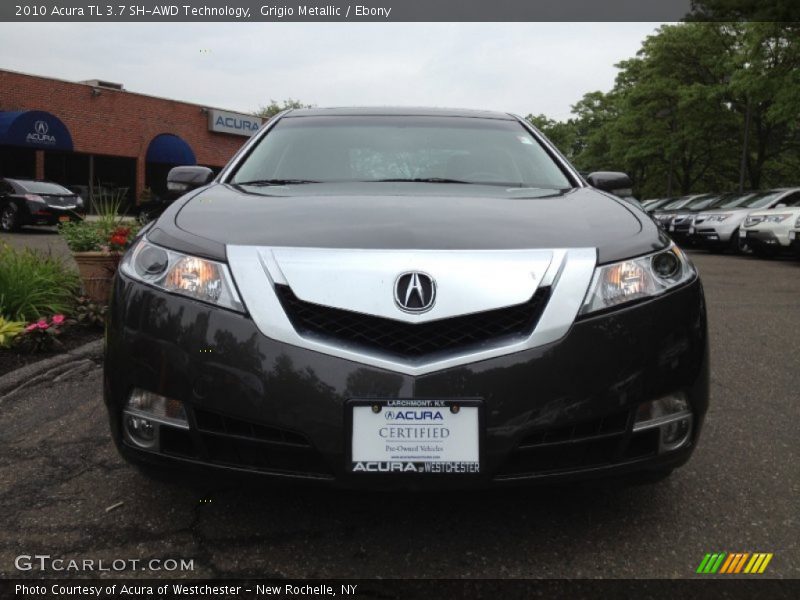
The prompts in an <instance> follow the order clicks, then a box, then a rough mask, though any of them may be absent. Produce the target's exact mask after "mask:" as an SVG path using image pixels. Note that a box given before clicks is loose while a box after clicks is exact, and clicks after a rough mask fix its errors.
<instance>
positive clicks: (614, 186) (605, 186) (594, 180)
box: [586, 171, 633, 198]
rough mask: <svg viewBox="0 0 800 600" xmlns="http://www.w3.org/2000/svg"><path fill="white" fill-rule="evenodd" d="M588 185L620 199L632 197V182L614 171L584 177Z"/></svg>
mask: <svg viewBox="0 0 800 600" xmlns="http://www.w3.org/2000/svg"><path fill="white" fill-rule="evenodd" d="M586 181H588V182H589V185H591V186H592V187H596V188H597V189H598V190H603V191H604V192H611V193H612V194H616V195H617V196H620V197H622V198H625V197H627V196H632V195H633V189H632V188H633V182H632V181H631V178H630V177H628V176H627V175H626V174H625V173H618V172H616V171H595V172H594V173H589V175H587V176H586Z"/></svg>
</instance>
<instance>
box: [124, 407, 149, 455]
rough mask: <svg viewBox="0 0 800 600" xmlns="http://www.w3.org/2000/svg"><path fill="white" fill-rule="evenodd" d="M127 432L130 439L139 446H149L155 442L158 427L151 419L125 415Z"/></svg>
mask: <svg viewBox="0 0 800 600" xmlns="http://www.w3.org/2000/svg"><path fill="white" fill-rule="evenodd" d="M125 433H126V434H127V437H128V439H130V440H131V441H133V442H134V443H136V444H137V445H139V446H143V447H145V448H149V447H151V446H153V445H154V444H155V441H156V428H155V426H154V425H153V422H152V421H151V420H150V419H145V418H144V417H137V416H134V415H129V414H126V415H125Z"/></svg>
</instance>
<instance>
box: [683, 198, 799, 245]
mask: <svg viewBox="0 0 800 600" xmlns="http://www.w3.org/2000/svg"><path fill="white" fill-rule="evenodd" d="M796 190H797V188H791V189H788V188H784V189H777V190H767V191H763V192H753V193H751V194H750V195H745V196H740V197H738V198H736V199H735V200H732V201H731V202H728V203H725V204H722V205H720V206H716V207H715V208H714V209H713V210H708V211H703V212H701V213H700V214H699V215H697V216H696V217H695V219H694V231H693V232H692V238H691V239H692V241H694V242H695V243H696V244H697V245H698V246H701V247H705V248H708V249H709V250H720V251H721V250H725V249H729V250H731V251H733V252H742V251H743V250H744V249H745V248H746V246H747V245H746V244H745V243H744V239H743V238H741V237H740V235H739V234H740V230H741V226H742V224H743V223H744V220H745V219H746V218H747V215H749V214H750V213H751V212H753V211H756V210H765V209H768V208H774V207H776V206H778V205H779V204H781V203H782V202H783V199H784V198H785V197H786V196H787V195H789V194H791V193H793V192H795V191H796Z"/></svg>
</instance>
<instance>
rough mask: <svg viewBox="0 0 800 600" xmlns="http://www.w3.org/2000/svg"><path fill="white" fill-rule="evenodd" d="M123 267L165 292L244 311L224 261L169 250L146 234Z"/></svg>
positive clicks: (125, 259) (125, 272)
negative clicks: (151, 240)
mask: <svg viewBox="0 0 800 600" xmlns="http://www.w3.org/2000/svg"><path fill="white" fill-rule="evenodd" d="M120 269H121V270H122V272H123V273H124V274H125V275H127V276H128V277H131V278H133V279H136V280H137V281H141V282H142V283H146V284H148V285H152V286H154V287H157V288H159V289H162V290H164V291H166V292H171V293H173V294H180V295H181V296H188V297H189V298H194V299H195V300H200V301H201V302H208V303H209V304H216V305H217V306H222V307H224V308H229V309H231V310H235V311H238V312H244V304H242V301H241V300H240V299H239V294H238V293H237V292H236V286H234V285H233V279H232V278H231V274H230V271H229V270H228V265H226V264H225V263H221V262H217V261H214V260H208V259H205V258H200V257H197V256H191V255H189V254H182V253H181V252H175V251H174V250H168V249H166V248H162V247H161V246H156V245H155V244H151V243H150V242H149V241H147V239H146V238H144V237H143V238H140V239H139V240H138V242H136V245H135V246H134V247H133V248H131V250H130V251H129V252H128V253H127V254H126V255H125V258H124V259H123V260H122V264H121V265H120Z"/></svg>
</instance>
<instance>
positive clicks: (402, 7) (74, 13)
mask: <svg viewBox="0 0 800 600" xmlns="http://www.w3.org/2000/svg"><path fill="white" fill-rule="evenodd" d="M691 19H700V20H709V19H710V20H739V19H750V20H762V21H800V2H796V1H794V0H790V1H784V0H771V1H770V0H767V1H763V0H762V1H759V0H357V1H346V0H328V1H327V2H304V1H302V0H301V1H292V0H285V1H283V0H277V1H274V2H269V1H265V0H230V1H225V0H179V1H178V2H176V3H170V2H169V1H168V0H167V1H164V0H139V1H138V2H120V1H119V0H100V1H98V0H31V1H30V2H26V1H24V0H22V1H17V2H15V1H14V0H11V1H8V0H3V2H2V3H0V21H7V22H8V21H10V22H14V21H18V22H23V21H25V22H37V21H40V22H74V21H94V22H104V21H107V22H112V21H116V22H119V21H131V22H215V21H216V22H223V21H228V22H258V21H261V22H280V21H294V22H302V21H308V22H313V21H317V22H320V21H329V22H335V21H345V22H346V21H350V22H414V21H420V22H437V21H439V22H457V21H464V22H513V21H657V22H666V21H680V20H691Z"/></svg>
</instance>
